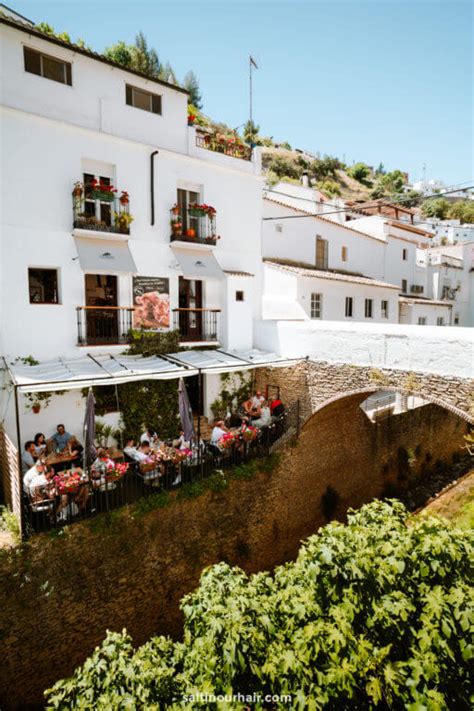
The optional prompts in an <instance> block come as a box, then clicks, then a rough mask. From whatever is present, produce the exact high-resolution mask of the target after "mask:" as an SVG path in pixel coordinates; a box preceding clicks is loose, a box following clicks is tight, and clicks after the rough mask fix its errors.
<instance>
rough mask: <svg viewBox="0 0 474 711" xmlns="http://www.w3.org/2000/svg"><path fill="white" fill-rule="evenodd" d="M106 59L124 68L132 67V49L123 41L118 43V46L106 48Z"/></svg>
mask: <svg viewBox="0 0 474 711" xmlns="http://www.w3.org/2000/svg"><path fill="white" fill-rule="evenodd" d="M104 57H106V58H107V59H110V61H111V62H116V63H117V64H121V65H122V66H123V67H131V66H132V61H133V60H132V50H131V47H130V45H128V44H125V42H123V41H120V42H116V44H113V45H111V46H110V47H106V48H105V50H104Z"/></svg>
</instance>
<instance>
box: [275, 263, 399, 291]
mask: <svg viewBox="0 0 474 711" xmlns="http://www.w3.org/2000/svg"><path fill="white" fill-rule="evenodd" d="M264 263H265V264H268V265H269V266H270V267H274V268H276V269H281V270H282V271H287V272H290V273H291V274H296V275H297V276H302V277H313V278H317V279H329V280H330V281H345V282H352V283H354V284H365V285H366V286H378V287H385V288H386V289H396V290H397V291H399V290H400V287H399V286H395V284H388V283H387V282H385V281H378V280H377V279H371V278H370V277H365V276H352V275H351V274H341V273H340V272H329V271H325V270H323V269H316V268H315V269H311V268H309V267H294V266H291V265H290V264H282V263H281V262H278V261H276V260H272V259H265V260H264Z"/></svg>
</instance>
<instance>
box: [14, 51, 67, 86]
mask: <svg viewBox="0 0 474 711" xmlns="http://www.w3.org/2000/svg"><path fill="white" fill-rule="evenodd" d="M23 56H24V59H25V71H26V72H30V74H37V75H38V76H40V77H44V78H45V79H52V80H53V81H59V82H60V83H61V84H69V86H72V73H71V67H72V65H71V64H70V62H65V61H63V60H62V59H57V58H55V57H50V56H49V55H47V54H43V53H42V52H36V51H35V50H34V49H29V48H28V47H23Z"/></svg>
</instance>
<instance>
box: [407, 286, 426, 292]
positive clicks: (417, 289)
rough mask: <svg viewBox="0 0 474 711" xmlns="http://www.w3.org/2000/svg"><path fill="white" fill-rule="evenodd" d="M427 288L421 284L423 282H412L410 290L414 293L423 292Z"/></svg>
mask: <svg viewBox="0 0 474 711" xmlns="http://www.w3.org/2000/svg"><path fill="white" fill-rule="evenodd" d="M424 290H425V287H424V286H421V284H412V285H411V287H410V291H411V293H412V294H422V293H423V292H424Z"/></svg>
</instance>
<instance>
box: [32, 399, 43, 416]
mask: <svg viewBox="0 0 474 711" xmlns="http://www.w3.org/2000/svg"><path fill="white" fill-rule="evenodd" d="M40 410H41V404H40V403H39V402H34V403H33V404H32V406H31V411H32V412H34V413H35V415H37V414H38V412H39V411H40Z"/></svg>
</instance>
